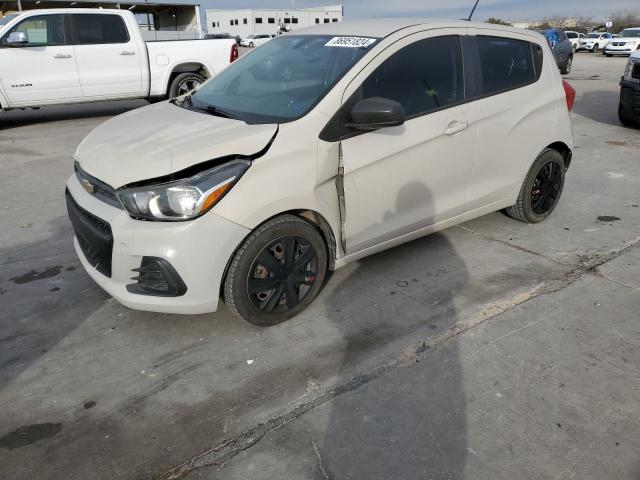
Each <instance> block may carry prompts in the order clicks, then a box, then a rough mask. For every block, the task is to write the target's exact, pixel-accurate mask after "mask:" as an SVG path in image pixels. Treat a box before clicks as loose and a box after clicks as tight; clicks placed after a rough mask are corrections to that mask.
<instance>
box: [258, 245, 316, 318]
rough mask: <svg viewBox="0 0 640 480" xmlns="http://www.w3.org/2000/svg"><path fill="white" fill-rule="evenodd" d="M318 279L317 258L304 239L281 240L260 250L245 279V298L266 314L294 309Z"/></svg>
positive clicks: (311, 247)
mask: <svg viewBox="0 0 640 480" xmlns="http://www.w3.org/2000/svg"><path fill="white" fill-rule="evenodd" d="M317 278H318V254H317V253H316V251H315V249H314V248H313V246H312V245H311V244H310V243H309V242H308V241H307V240H305V239H304V238H300V237H283V238H279V239H277V240H274V241H273V242H271V243H270V244H269V245H267V246H266V247H265V248H263V249H262V251H261V252H260V254H259V255H258V257H257V258H256V259H255V261H254V262H253V265H252V267H251V270H250V271H249V277H248V278H247V294H248V295H249V298H250V299H251V302H252V303H253V305H254V306H255V307H256V308H258V309H259V310H260V311H262V312H265V313H284V312H286V311H288V310H293V309H294V308H296V307H297V306H298V305H299V304H300V302H301V301H303V300H304V298H305V297H306V296H307V295H308V294H309V292H310V291H311V287H312V286H313V284H314V283H315V281H316V279H317Z"/></svg>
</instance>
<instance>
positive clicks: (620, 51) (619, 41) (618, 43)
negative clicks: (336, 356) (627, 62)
mask: <svg viewBox="0 0 640 480" xmlns="http://www.w3.org/2000/svg"><path fill="white" fill-rule="evenodd" d="M636 50H640V27H637V28H627V29H626V30H623V31H622V32H620V35H619V36H618V38H616V39H615V40H613V41H612V42H611V43H610V44H609V45H607V46H606V47H605V49H604V54H605V55H606V56H607V57H612V56H613V55H631V54H632V53H633V52H635V51H636Z"/></svg>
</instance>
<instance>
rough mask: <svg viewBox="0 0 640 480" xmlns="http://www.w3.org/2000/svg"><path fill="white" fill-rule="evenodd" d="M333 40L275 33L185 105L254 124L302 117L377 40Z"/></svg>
mask: <svg viewBox="0 0 640 480" xmlns="http://www.w3.org/2000/svg"><path fill="white" fill-rule="evenodd" d="M332 40H335V38H334V37H333V36H328V35H317V36H316V35H302V36H294V35H283V36H281V37H277V38H274V39H273V40H271V41H269V42H267V43H265V44H264V46H262V47H260V48H258V49H256V50H254V51H253V52H251V53H250V54H248V55H245V56H243V57H241V58H240V59H239V60H237V61H236V62H234V63H232V64H231V65H230V66H229V67H227V68H226V69H225V70H223V71H222V72H221V73H219V74H218V75H216V76H215V77H213V78H212V79H211V80H209V81H208V82H207V83H205V84H204V85H203V86H202V87H201V88H200V89H199V90H198V91H197V92H196V93H195V94H193V96H192V97H190V101H187V102H185V104H184V105H185V107H186V108H192V109H194V110H196V111H202V112H204V113H210V114H213V115H221V116H229V117H231V118H237V119H239V120H243V121H245V122H247V123H254V124H256V123H284V122H290V121H293V120H296V119H298V118H301V117H302V116H304V115H306V114H307V112H309V111H310V110H311V109H312V108H313V107H314V106H315V105H316V104H317V103H318V102H319V101H320V100H321V99H322V98H324V96H325V95H326V94H327V93H328V92H329V91H330V90H331V89H332V88H333V86H334V85H335V83H336V82H337V81H338V80H340V78H342V76H343V75H344V74H345V73H346V72H348V71H349V69H351V68H352V67H353V65H355V63H356V62H358V61H359V60H360V59H361V58H362V57H364V55H365V54H366V53H367V52H368V51H370V50H371V48H373V46H374V45H375V43H376V41H377V40H376V39H371V40H372V43H371V44H369V45H368V46H367V47H359V48H345V47H344V46H339V45H336V44H335V43H334V44H332V43H331V42H332ZM189 104H190V105H189Z"/></svg>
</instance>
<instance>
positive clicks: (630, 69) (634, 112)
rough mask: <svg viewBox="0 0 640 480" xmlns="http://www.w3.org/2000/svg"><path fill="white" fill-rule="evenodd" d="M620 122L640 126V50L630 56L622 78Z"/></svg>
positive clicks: (619, 108)
mask: <svg viewBox="0 0 640 480" xmlns="http://www.w3.org/2000/svg"><path fill="white" fill-rule="evenodd" d="M618 117H619V118H620V122H621V123H622V124H623V125H626V126H636V127H637V126H640V50H636V51H635V52H634V53H632V54H631V56H630V57H629V61H628V62H627V66H626V68H625V70H624V75H623V76H622V79H621V80H620V106H619V107H618Z"/></svg>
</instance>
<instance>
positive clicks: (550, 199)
mask: <svg viewBox="0 0 640 480" xmlns="http://www.w3.org/2000/svg"><path fill="white" fill-rule="evenodd" d="M561 186H562V172H561V169H560V166H559V165H558V164H557V163H556V162H548V163H546V164H545V165H543V167H542V168H541V169H540V171H539V172H538V175H537V176H536V178H535V180H534V181H533V187H532V189H531V208H532V209H533V211H534V212H535V213H536V214H537V215H544V214H545V213H547V212H548V211H549V210H550V209H552V208H553V207H554V206H555V204H556V202H557V201H558V197H559V196H560V189H561Z"/></svg>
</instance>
